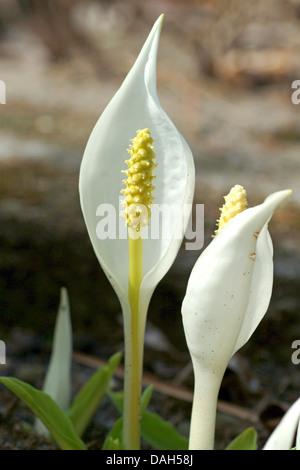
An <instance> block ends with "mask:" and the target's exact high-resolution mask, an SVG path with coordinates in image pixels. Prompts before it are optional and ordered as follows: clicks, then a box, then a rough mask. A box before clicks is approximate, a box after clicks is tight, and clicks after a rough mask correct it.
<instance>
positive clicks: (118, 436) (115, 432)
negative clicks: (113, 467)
mask: <svg viewBox="0 0 300 470" xmlns="http://www.w3.org/2000/svg"><path fill="white" fill-rule="evenodd" d="M122 432H123V418H122V417H121V418H119V419H117V421H116V422H115V424H114V426H113V428H112V429H111V431H110V432H109V434H108V435H107V437H106V439H105V441H104V443H103V446H102V450H122ZM115 446H117V447H118V448H117V449H116V448H115Z"/></svg>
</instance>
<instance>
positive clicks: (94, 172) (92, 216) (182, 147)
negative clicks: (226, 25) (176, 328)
mask: <svg viewBox="0 0 300 470" xmlns="http://www.w3.org/2000/svg"><path fill="white" fill-rule="evenodd" d="M163 18H164V15H161V16H160V17H159V18H158V20H157V21H156V23H155V24H154V26H153V28H152V30H151V32H150V34H149V36H148V39H147V40H146V42H145V44H144V46H143V48H142V50H141V52H140V54H139V56H138V58H137V60H136V62H135V64H134V65H133V67H132V69H131V70H130V72H129V74H128V75H127V77H126V79H125V80H124V82H123V84H122V86H121V87H120V89H119V90H118V91H117V93H116V94H115V95H114V97H113V98H112V100H111V101H110V103H109V104H108V106H107V107H106V109H105V110H104V112H103V113H102V115H101V117H100V119H99V120H98V122H97V123H96V125H95V128H94V129H93V132H92V134H91V136H90V138H89V141H88V143H87V146H86V149H85V152H84V156H83V160H82V163H81V168H80V177H79V192H80V203H81V207H82V211H83V215H84V219H85V223H86V226H87V230H88V233H89V236H90V239H91V242H92V245H93V248H94V251H95V254H96V256H97V258H98V260H99V262H100V265H101V266H102V268H103V270H104V272H105V274H106V275H107V277H108V279H109V281H110V282H111V284H112V286H113V288H114V290H115V292H116V294H117V295H118V297H119V300H120V303H121V307H122V311H123V316H124V328H125V369H126V372H125V398H124V400H125V405H124V413H125V414H126V415H127V413H130V411H128V410H129V409H130V408H131V404H132V402H133V401H138V400H139V398H138V397H136V398H134V399H132V398H131V399H129V393H127V392H126V377H129V376H130V374H135V372H132V370H133V369H134V366H133V362H134V361H137V359H136V356H139V358H141V357H142V350H143V334H144V328H145V321H146V314H147V310H148V305H149V302H150V299H151V296H152V294H153V291H154V289H155V287H156V286H157V284H158V283H159V281H160V280H161V279H162V277H163V276H164V275H165V274H166V272H167V271H168V269H169V268H170V267H171V265H172V264H173V262H174V259H175V257H176V255H177V253H178V250H179V248H180V245H181V243H182V239H183V236H184V232H185V229H186V225H187V223H188V218H189V212H190V209H191V205H192V200H193V194H194V180H195V174H194V173H195V170H194V162H193V157H192V153H191V151H190V149H189V147H188V145H187V143H186V142H185V140H184V139H183V137H182V136H181V134H180V133H179V132H178V130H177V129H176V127H175V126H174V124H173V123H172V122H171V120H170V119H169V117H168V116H167V115H166V113H165V112H164V110H163V109H162V107H161V105H160V102H159V100H158V97H157V93H156V57H157V48H158V42H159V36H160V31H161V27H162V23H163ZM134 136H136V137H135V138H134ZM131 140H132V142H133V143H132V146H131V147H130V149H129V153H130V154H131V157H132V158H136V159H140V161H138V162H136V163H138V166H137V167H136V170H135V173H134V172H133V173H134V174H133V173H132V168H135V164H134V165H133V164H132V162H130V161H127V163H128V166H129V168H128V170H125V160H126V157H127V149H128V146H129V143H130V141H131ZM153 148H155V155H154V150H153ZM155 156H156V157H155ZM154 157H155V164H154V163H153V164H152V158H154ZM148 158H149V161H148V160H147V159H148ZM147 165H148V166H149V165H150V166H151V168H150V171H149V172H148V173H147V172H144V170H145V168H146V167H147ZM155 167H157V168H156V170H155V172H154V171H153V172H152V170H154V168H155ZM122 172H123V173H126V175H127V177H128V180H127V182H126V189H124V181H123V178H124V175H122ZM154 173H155V174H154ZM154 177H155V178H156V179H155V188H154V187H153V186H152V179H153V178H154ZM145 179H146V180H147V181H146V183H147V184H146V185H141V186H139V184H140V183H141V182H142V181H143V180H145ZM144 182H145V181H144ZM133 186H134V187H133ZM145 188H146V189H145ZM121 191H122V193H123V194H124V196H123V199H125V201H123V202H122V203H123V204H125V217H126V220H124V218H123V217H122V216H120V217H119V214H120V212H121V211H120V206H121V205H122V203H121V204H120V196H121ZM144 191H149V192H150V193H151V192H152V191H153V194H148V195H146V196H147V197H146V196H145V193H144ZM139 195H142V197H141V198H139ZM143 195H144V196H143ZM148 196H149V197H148ZM121 197H122V196H121ZM130 198H131V200H130ZM153 199H154V200H155V204H156V205H157V206H159V207H164V208H166V207H169V208H171V207H174V203H175V204H176V207H177V208H179V211H178V213H177V216H176V217H169V218H168V220H165V221H164V222H165V223H166V224H167V227H164V235H165V236H152V232H151V233H150V229H151V227H153V226H154V221H153V215H154V214H153V213H152V216H151V219H149V216H150V208H151V207H152V201H153ZM130 201H131V202H134V203H135V204H137V205H139V204H142V205H143V204H146V217H145V214H143V217H142V218H141V219H140V221H139V222H137V221H136V218H135V214H134V215H133V216H132V213H130V210H131V209H132V207H131V206H130ZM105 214H106V215H107V216H106V218H103V216H104V215H105ZM137 214H138V211H137ZM183 214H184V217H183ZM100 217H102V219H101V218H100ZM118 221H119V230H117V222H118ZM125 222H127V224H128V227H126V223H125ZM128 222H129V223H128ZM148 224H150V225H148ZM103 227H106V232H105V233H103V230H102V229H103ZM124 229H125V234H124ZM145 230H148V236H145ZM179 234H180V235H179ZM127 235H128V236H127ZM134 235H138V238H140V241H139V242H138V241H137V242H136V243H134V242H132V240H133V239H134V238H135V237H134ZM128 239H129V241H128ZM141 240H142V241H141ZM129 272H130V273H129ZM133 329H134V332H133ZM137 330H138V333H137ZM137 335H138V336H139V339H138V340H137V342H138V344H133V343H134V341H135V340H133V339H132V338H135V337H136V336H137ZM126 350H127V353H126ZM126 357H127V359H126ZM139 362H141V359H139ZM139 369H141V366H140V365H139ZM138 375H139V376H141V371H139V372H138ZM128 381H129V382H130V381H131V382H134V384H135V385H133V384H132V385H131V386H132V388H134V389H135V390H136V393H137V391H138V390H139V388H140V378H139V379H137V378H135V379H134V380H133V379H132V380H131V378H130V379H128ZM127 400H128V401H127ZM135 419H136V420H137V419H139V417H137V416H136V417H135ZM124 423H125V424H124V426H125V427H126V426H127V427H128V426H129V425H127V424H126V423H127V417H126V416H124ZM130 428H131V429H132V432H133V433H134V434H137V431H136V430H135V426H134V425H133V424H132V423H131V424H130ZM130 440H131V441H132V439H127V437H125V441H126V442H125V444H124V445H125V447H126V448H129V446H131V447H133V446H135V447H138V445H137V443H135V444H133V443H132V442H131V444H129V443H128V441H130ZM135 441H137V439H135Z"/></svg>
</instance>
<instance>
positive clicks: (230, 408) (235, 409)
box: [73, 352, 259, 424]
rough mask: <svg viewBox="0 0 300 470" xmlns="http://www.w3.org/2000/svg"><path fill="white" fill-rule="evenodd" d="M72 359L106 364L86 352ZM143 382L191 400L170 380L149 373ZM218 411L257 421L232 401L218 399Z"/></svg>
mask: <svg viewBox="0 0 300 470" xmlns="http://www.w3.org/2000/svg"><path fill="white" fill-rule="evenodd" d="M73 359H74V360H75V361H76V362H77V363H79V364H83V365H86V366H90V367H93V368H98V367H102V366H104V365H106V364H107V361H105V360H103V359H98V358H95V357H93V356H89V355H87V354H82V353H79V352H74V353H73ZM115 375H116V377H119V378H120V379H123V378H124V368H123V367H122V366H119V367H117V368H116V370H115ZM143 384H144V385H153V386H154V388H155V390H156V391H157V392H160V393H163V394H165V395H168V396H169V397H173V398H177V399H179V400H184V401H186V402H188V403H192V401H193V391H192V390H189V389H188V388H186V387H182V386H178V385H174V384H172V383H170V382H164V381H162V380H160V379H158V378H157V377H156V376H154V375H151V374H145V373H144V375H143ZM218 411H220V412H222V413H226V414H229V415H232V416H235V417H237V418H240V419H245V420H247V421H249V422H251V423H253V424H255V423H257V422H258V420H259V418H258V415H257V414H256V413H254V412H253V411H251V410H249V409H248V408H245V407H242V406H238V405H234V404H232V403H229V402H226V401H224V400H218Z"/></svg>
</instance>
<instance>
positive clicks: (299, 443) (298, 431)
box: [263, 398, 300, 450]
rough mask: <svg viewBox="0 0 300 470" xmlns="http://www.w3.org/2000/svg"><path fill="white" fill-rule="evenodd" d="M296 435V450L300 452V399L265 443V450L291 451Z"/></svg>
mask: <svg viewBox="0 0 300 470" xmlns="http://www.w3.org/2000/svg"><path fill="white" fill-rule="evenodd" d="M295 435H296V446H295V447H296V450H300V398H298V400H296V401H295V403H293V405H292V406H291V407H290V408H289V409H288V410H287V412H286V413H285V415H284V416H283V418H282V419H281V421H280V423H279V424H278V425H277V426H276V428H275V429H274V431H273V432H272V434H271V436H270V437H269V439H268V440H267V442H266V443H265V445H264V447H263V450H290V449H291V448H292V446H293V443H294V439H295Z"/></svg>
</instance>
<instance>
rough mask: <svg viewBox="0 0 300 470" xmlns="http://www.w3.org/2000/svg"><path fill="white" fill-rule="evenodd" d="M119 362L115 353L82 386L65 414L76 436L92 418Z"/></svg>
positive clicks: (119, 358)
mask: <svg viewBox="0 0 300 470" xmlns="http://www.w3.org/2000/svg"><path fill="white" fill-rule="evenodd" d="M120 360H121V353H116V354H114V355H113V356H112V357H111V358H110V359H109V361H108V364H107V365H105V366H104V367H101V369H99V370H97V371H96V372H95V373H94V374H93V375H92V377H91V378H90V379H89V381H88V382H87V383H86V384H85V385H84V386H83V388H82V389H81V391H80V392H79V394H78V395H77V397H76V398H75V400H74V402H73V404H72V406H71V408H70V409H69V411H68V412H67V414H68V416H69V418H70V419H71V421H72V423H73V426H74V429H75V431H76V433H77V434H78V436H82V435H83V433H84V431H85V429H86V427H87V425H88V424H89V422H90V420H91V418H92V416H93V415H94V413H95V411H96V410H97V408H98V406H99V404H100V402H101V400H102V398H103V397H104V395H105V393H106V391H107V388H108V386H109V382H110V379H111V377H112V375H113V373H114V371H115V369H116V367H117V366H118V365H119V363H120Z"/></svg>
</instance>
